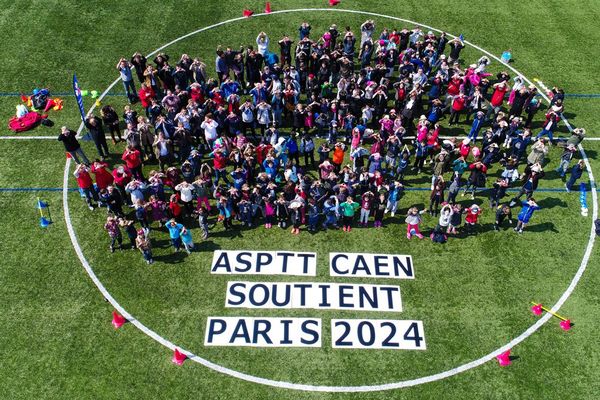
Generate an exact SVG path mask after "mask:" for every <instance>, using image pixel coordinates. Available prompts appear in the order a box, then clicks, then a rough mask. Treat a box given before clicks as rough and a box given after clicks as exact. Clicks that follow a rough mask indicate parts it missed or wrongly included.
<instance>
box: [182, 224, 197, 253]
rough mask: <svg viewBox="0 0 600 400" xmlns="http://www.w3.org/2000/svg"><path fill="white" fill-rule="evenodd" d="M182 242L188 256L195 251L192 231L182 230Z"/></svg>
mask: <svg viewBox="0 0 600 400" xmlns="http://www.w3.org/2000/svg"><path fill="white" fill-rule="evenodd" d="M181 241H182V242H183V247H184V248H185V251H186V252H187V253H188V254H191V252H192V250H194V240H193V239H192V231H190V230H189V229H186V228H185V227H183V228H181Z"/></svg>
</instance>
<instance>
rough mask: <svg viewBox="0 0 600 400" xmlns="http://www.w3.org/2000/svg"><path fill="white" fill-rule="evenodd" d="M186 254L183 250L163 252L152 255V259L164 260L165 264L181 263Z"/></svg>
mask: <svg viewBox="0 0 600 400" xmlns="http://www.w3.org/2000/svg"><path fill="white" fill-rule="evenodd" d="M186 256H187V253H186V252H185V251H183V250H181V251H178V252H176V253H171V254H163V255H160V256H156V257H154V261H160V262H164V263H165V264H181V263H182V262H183V261H184V260H185V258H186Z"/></svg>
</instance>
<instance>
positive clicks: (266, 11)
mask: <svg viewBox="0 0 600 400" xmlns="http://www.w3.org/2000/svg"><path fill="white" fill-rule="evenodd" d="M265 13H267V14H270V13H271V2H270V1H267V4H265Z"/></svg>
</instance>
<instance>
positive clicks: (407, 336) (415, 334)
mask: <svg viewBox="0 0 600 400" xmlns="http://www.w3.org/2000/svg"><path fill="white" fill-rule="evenodd" d="M411 333H412V335H411ZM404 340H407V341H408V340H413V341H414V342H415V347H421V342H422V341H423V336H421V335H419V324H417V323H416V322H413V323H412V324H410V326H409V327H408V329H407V330H406V332H405V333H404Z"/></svg>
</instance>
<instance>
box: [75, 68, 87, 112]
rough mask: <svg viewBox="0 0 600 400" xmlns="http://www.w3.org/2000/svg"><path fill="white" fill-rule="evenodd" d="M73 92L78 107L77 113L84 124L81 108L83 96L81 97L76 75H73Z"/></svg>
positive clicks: (82, 109)
mask: <svg viewBox="0 0 600 400" xmlns="http://www.w3.org/2000/svg"><path fill="white" fill-rule="evenodd" d="M73 92H74V93H75V99H76V100H77V104H78V105H79V113H80V114H81V120H82V121H83V122H85V109H84V108H83V96H82V95H81V89H80V88H79V82H78V81H77V75H75V74H73Z"/></svg>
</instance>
